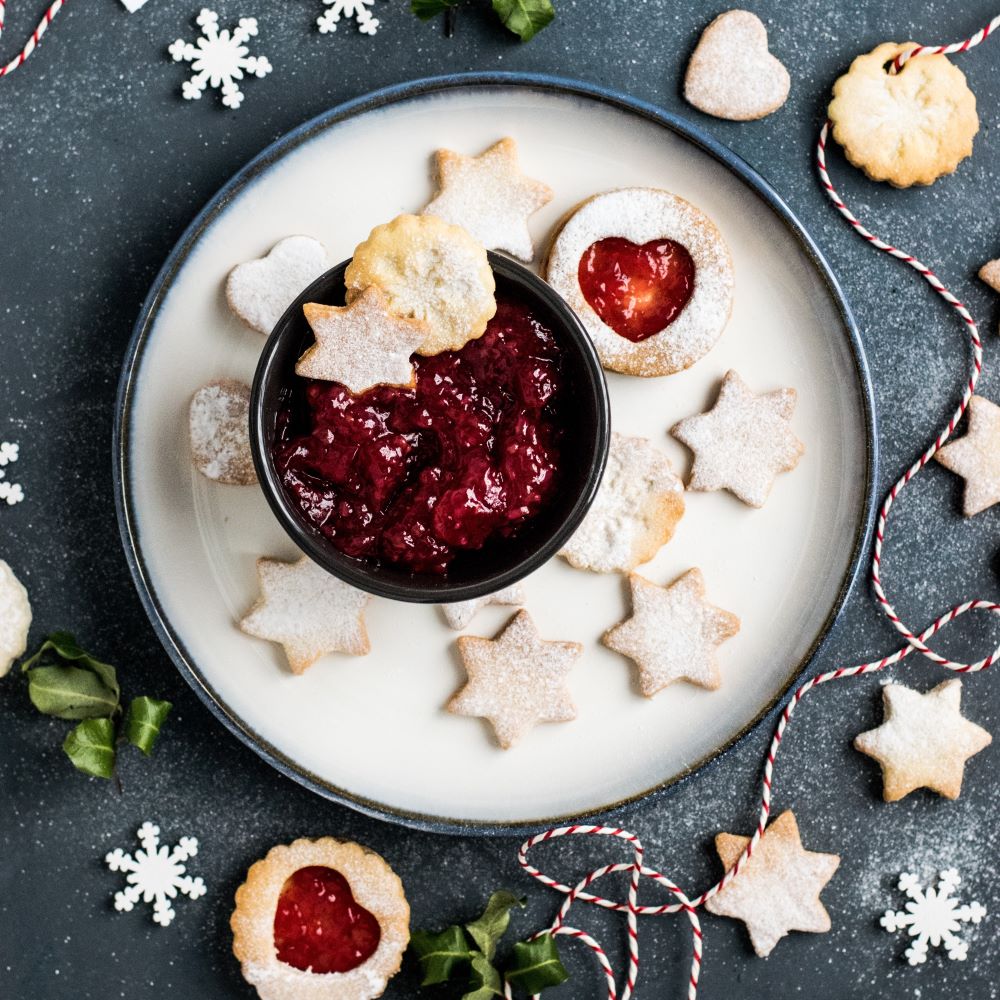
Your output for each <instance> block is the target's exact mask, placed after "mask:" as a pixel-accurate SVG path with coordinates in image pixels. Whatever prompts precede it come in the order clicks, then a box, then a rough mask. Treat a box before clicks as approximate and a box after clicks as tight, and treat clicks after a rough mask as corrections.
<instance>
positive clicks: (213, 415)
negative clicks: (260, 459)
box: [188, 378, 257, 486]
mask: <svg viewBox="0 0 1000 1000" xmlns="http://www.w3.org/2000/svg"><path fill="white" fill-rule="evenodd" d="M188 428H189V433H190V437H191V454H192V456H193V457H194V464H195V467H196V468H197V469H198V471H199V472H200V473H201V474H202V475H203V476H205V477H207V478H208V479H214V480H215V481H216V482H218V483H228V484H230V485H233V486H249V485H251V484H252V483H255V482H257V473H256V471H255V470H254V466H253V456H252V454H251V453H250V386H248V385H247V384H246V383H244V382H240V381H239V380H238V379H233V378H220V379H216V380H215V381H214V382H209V383H208V385H203V386H202V387H201V388H200V389H199V390H198V391H197V392H196V393H195V394H194V396H192V397H191V406H190V407H189V409H188Z"/></svg>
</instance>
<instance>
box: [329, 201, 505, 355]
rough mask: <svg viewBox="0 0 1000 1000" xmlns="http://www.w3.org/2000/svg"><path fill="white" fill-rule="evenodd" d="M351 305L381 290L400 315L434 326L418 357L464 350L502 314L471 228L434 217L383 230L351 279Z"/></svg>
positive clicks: (358, 258)
mask: <svg viewBox="0 0 1000 1000" xmlns="http://www.w3.org/2000/svg"><path fill="white" fill-rule="evenodd" d="M344 282H345V284H346V285H347V301H348V303H350V302H353V301H354V299H356V298H357V297H358V296H359V295H360V294H361V293H362V292H363V291H364V290H365V289H366V288H367V287H368V286H369V285H377V286H378V287H379V288H381V289H382V291H383V292H384V293H385V295H386V298H387V299H388V300H389V308H390V309H391V310H392V311H393V312H394V313H397V314H398V315H400V316H405V317H408V318H410V319H418V320H422V321H423V322H425V323H426V324H427V325H428V328H429V332H428V335H427V339H426V340H425V341H424V343H423V344H421V346H420V347H419V348H418V349H417V354H424V355H432V354H440V353H441V352H442V351H457V350H459V349H460V348H462V347H464V346H465V345H466V344H467V343H468V342H469V341H470V340H476V339H477V338H478V337H481V336H482V335H483V334H484V333H485V332H486V324H487V323H489V321H490V320H491V319H492V318H493V316H494V314H495V313H496V311H497V303H496V298H495V296H494V293H495V292H496V280H495V279H494V277H493V269H492V268H491V267H490V262H489V259H488V257H487V256H486V250H485V249H484V248H483V247H481V246H480V245H479V244H478V243H477V242H476V241H475V240H474V239H473V238H472V237H471V236H470V235H469V234H468V233H467V232H466V231H465V230H464V229H462V228H461V227H459V226H453V225H452V224H451V223H449V222H445V221H444V220H442V219H439V218H437V216H434V215H400V216H397V217H396V218H395V219H393V220H392V221H391V222H387V223H385V224H384V225H381V226H376V227H375V228H374V229H373V230H372V231H371V233H370V234H369V236H368V239H366V240H365V241H364V243H361V244H359V246H358V247H357V248H356V249H355V251H354V259H353V260H352V261H351V263H350V264H348V266H347V270H346V271H345V273H344Z"/></svg>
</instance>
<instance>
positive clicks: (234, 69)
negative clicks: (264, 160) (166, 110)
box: [167, 7, 273, 108]
mask: <svg viewBox="0 0 1000 1000" xmlns="http://www.w3.org/2000/svg"><path fill="white" fill-rule="evenodd" d="M196 23H197V25H198V27H199V28H201V34H202V37H201V38H199V39H198V41H197V42H196V43H195V44H194V45H192V44H191V43H190V42H185V41H184V39H183V38H178V39H177V40H176V41H175V42H173V43H172V44H171V45H170V47H169V48H168V49H167V51H168V52H169V53H170V55H171V56H172V57H173V60H174V62H187V63H191V69H192V71H193V75H192V76H191V77H190V78H189V79H188V80H186V81H185V82H184V84H183V86H182V87H181V94H182V95H183V97H184V99H185V100H186V101H196V100H198V98H199V97H201V95H202V94H203V93H204V92H205V88H206V87H212V88H213V89H216V90H218V91H219V92H220V93H221V95H222V103H223V104H224V105H225V106H226V107H227V108H238V107H239V106H240V105H241V104H242V103H243V91H242V90H240V88H239V86H238V84H237V83H236V81H237V80H242V79H243V76H244V73H246V74H248V75H250V76H256V77H258V78H260V77H265V76H267V74H268V73H270V72H271V70H272V69H273V67H272V66H271V64H270V62H268V60H267V58H266V57H265V56H251V55H247V53H248V52H249V51H250V50H249V49H248V48H247V46H246V43H247V42H248V41H249V40H250V39H251V38H253V37H254V36H255V35H256V34H257V18H255V17H241V18H240V20H239V23H238V25H237V26H236V28H234V29H233V31H232V33H230V31H229V29H228V28H224V29H223V30H222V31H220V30H219V15H218V14H216V13H215V11H212V10H208V9H207V8H206V7H203V8H202V9H201V13H200V14H199V15H198V17H197V18H196Z"/></svg>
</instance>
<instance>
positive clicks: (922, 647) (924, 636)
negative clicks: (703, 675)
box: [506, 15, 1000, 1000]
mask: <svg viewBox="0 0 1000 1000" xmlns="http://www.w3.org/2000/svg"><path fill="white" fill-rule="evenodd" d="M998 27H1000V15H998V16H997V17H995V18H994V19H993V20H992V21H991V22H990V23H989V24H988V25H987V26H986V27H985V28H983V29H981V30H980V31H978V32H976V34H974V35H973V36H972V37H971V38H967V39H965V40H964V41H962V42H955V43H954V44H952V45H935V46H917V47H915V48H913V49H909V50H908V51H906V52H904V53H901V54H900V55H899V56H898V57H897V58H896V60H895V63H894V69H895V70H896V71H897V72H898V71H899V70H900V69H901V68H902V67H903V66H904V65H905V63H906V62H907V61H908V60H909V59H912V58H914V57H915V56H919V55H937V54H942V55H950V54H953V53H957V52H965V51H967V50H968V49H971V48H973V47H974V46H976V45H978V44H979V43H980V42H982V41H983V40H984V39H986V38H987V37H989V35H990V34H992V32H993V31H995V30H996V29H997V28H998ZM828 132H829V122H827V123H826V124H825V125H824V126H823V128H822V130H821V131H820V135H819V142H818V143H817V147H816V166H817V169H818V171H819V177H820V183H821V184H822V186H823V190H824V191H825V192H826V194H827V196H828V197H829V199H830V201H832V202H833V205H834V207H835V208H836V209H837V211H838V212H840V214H841V215H842V216H843V217H844V218H845V219H846V220H847V221H848V222H849V223H850V225H851V226H852V227H853V229H854V231H855V232H856V233H857V234H858V235H859V236H861V237H862V239H864V240H866V241H867V242H868V243H870V244H871V245H872V246H874V247H876V248H877V249H879V250H882V251H884V252H885V253H887V254H890V255H891V256H893V257H895V258H896V259H897V260H901V261H903V262H904V263H905V264H909V266H910V267H912V268H913V269H914V270H915V271H916V272H917V273H918V274H919V275H920V276H921V277H922V278H923V279H924V280H925V281H926V282H927V283H928V284H929V285H930V286H931V288H933V289H934V291H935V292H937V294H938V295H940V296H941V297H942V298H943V299H944V300H945V302H947V303H948V305H950V306H951V307H952V308H953V309H954V310H955V312H956V313H957V314H958V316H959V318H960V319H961V320H962V322H963V323H964V324H965V327H966V330H967V332H968V334H969V339H970V341H971V344H972V366H971V370H970V372H969V378H968V381H967V382H966V384H965V387H964V391H963V393H962V399H961V402H960V403H959V404H958V406H957V408H956V409H955V412H954V413H953V414H952V416H951V419H950V420H949V421H948V424H947V426H946V427H945V428H944V429H943V430H942V431H941V433H940V434H939V435H938V436H937V438H936V439H935V440H934V442H933V444H931V445H930V447H929V448H927V450H926V451H925V452H924V453H923V454H922V455H921V456H920V457H919V458H918V459H917V461H916V462H914V463H913V465H911V466H910V468H908V469H907V470H906V472H905V473H903V475H902V476H901V477H900V479H899V480H898V481H897V482H896V484H895V485H894V486H893V487H892V489H891V490H890V491H889V494H888V496H886V498H885V501H884V502H883V504H882V507H881V510H880V511H879V516H878V524H877V526H876V530H875V547H874V554H873V557H872V571H871V579H872V587H873V589H874V591H875V596H876V598H877V600H878V603H879V606H880V607H881V608H882V610H883V612H884V613H885V615H886V617H887V618H888V619H889V621H891V622H892V624H893V625H894V626H895V628H896V631H898V632H899V633H900V634H901V635H902V636H903V638H904V639H905V640H906V645H905V646H903V647H902V649H899V650H897V651H896V652H895V653H893V654H892V655H891V656H887V657H885V658H883V659H881V660H872V661H871V662H869V663H862V664H859V665H857V666H853V667H840V668H838V669H836V670H831V671H829V672H828V673H825V674H819V675H818V676H816V677H813V678H812V679H810V680H808V681H806V682H805V683H804V684H802V685H801V686H799V687H798V688H797V689H796V691H795V693H794V694H793V695H792V697H791V699H790V700H789V702H788V704H787V705H786V706H785V709H784V711H783V712H782V713H781V717H780V719H779V720H778V725H777V727H776V729H775V732H774V737H773V739H772V740H771V746H770V749H769V750H768V752H767V758H766V759H765V762H764V776H763V780H762V783H761V803H760V814H759V816H758V819H757V828H756V829H755V830H754V833H753V836H752V837H751V838H750V841H749V843H748V844H747V846H746V848H745V849H744V851H743V853H742V854H741V855H740V857H739V858H738V859H737V861H736V864H734V865H733V867H732V868H730V869H729V871H727V872H726V874H725V875H724V876H723V877H722V878H721V879H720V880H719V881H718V882H717V883H716V884H715V885H713V886H712V887H711V888H709V889H707V890H706V891H705V892H703V893H702V894H701V895H700V896H698V897H697V898H695V899H689V898H688V897H687V896H686V895H685V894H684V892H683V891H682V890H681V889H680V888H678V886H677V885H675V884H674V883H673V882H672V881H671V880H670V879H668V878H667V877H666V876H665V875H663V874H661V873H660V872H658V871H655V870H654V869H652V868H647V867H646V866H645V864H644V862H643V849H642V845H641V843H640V842H639V839H638V838H637V837H636V836H635V834H633V833H630V832H629V831H627V830H622V829H618V828H616V827H606V826H566V827H560V828H558V829H554V830H547V831H545V832H544V833H540V834H538V835H537V836H534V837H531V838H530V839H529V840H527V841H525V843H524V844H522V845H521V848H520V850H519V852H518V856H517V858H518V863H519V864H520V865H521V867H522V868H523V869H524V870H525V871H526V872H527V873H528V874H529V875H531V876H532V877H533V878H535V879H537V880H538V881H539V882H541V883H542V884H543V885H546V886H548V887H549V888H550V889H554V890H555V891H556V892H559V893H562V894H563V895H564V896H565V897H566V898H565V899H564V900H563V903H562V905H561V906H560V908H559V912H558V913H557V914H556V917H555V919H554V920H553V921H552V923H551V925H550V926H549V927H548V928H547V929H546V931H541V932H539V933H540V934H541V933H546V932H548V933H551V934H553V935H565V936H568V937H573V938H577V939H579V940H580V941H582V942H583V943H584V944H585V945H587V946H588V947H589V948H590V949H591V951H593V952H594V954H595V955H596V957H597V961H598V962H599V964H600V966H601V969H602V970H603V972H604V976H605V978H606V980H607V986H608V1000H629V998H630V997H631V995H632V992H633V990H634V988H635V981H636V976H637V974H638V971H639V938H638V927H637V924H638V919H637V918H638V917H640V916H644V917H646V916H648V917H657V916H663V915H665V914H668V913H677V912H679V911H681V910H683V911H684V912H685V913H686V914H687V916H688V919H689V920H690V922H691V930H692V942H693V953H692V958H691V974H690V977H689V980H688V998H689V1000H695V998H696V997H697V995H698V977H699V975H700V972H701V961H702V933H701V926H700V924H699V922H698V915H697V913H696V910H697V908H698V907H700V906H701V905H702V904H703V903H704V902H705V901H706V900H708V899H710V898H711V897H712V896H714V895H715V894H716V893H718V892H720V891H721V890H722V889H724V888H725V887H726V886H727V885H728V884H729V883H730V882H731V881H732V880H733V879H734V878H736V877H737V876H738V875H739V872H740V870H741V869H742V868H743V866H744V865H745V864H746V863H747V861H748V860H749V859H750V857H751V855H752V854H753V852H754V850H755V848H756V847H757V844H758V843H759V842H760V838H761V837H762V836H763V834H764V830H765V828H766V826H767V821H768V817H769V816H770V814H771V794H772V775H773V772H774V761H775V758H776V757H777V755H778V747H780V746H781V741H782V739H783V738H784V735H785V729H786V728H787V726H788V722H789V720H790V719H791V717H792V713H793V712H794V711H795V709H796V707H797V706H798V704H799V702H800V701H802V699H803V698H804V697H805V696H806V695H807V694H808V693H809V692H810V691H812V690H813V689H814V688H817V687H819V686H820V685H821V684H826V683H827V682H828V681H835V680H839V679H840V678H842V677H857V676H859V675H861V674H871V673H876V672H878V671H880V670H884V669H885V668H886V667H889V666H892V665H893V664H895V663H898V662H899V661H900V660H902V659H904V658H905V657H907V656H909V655H910V653H912V652H914V651H916V652H918V653H920V654H922V655H923V656H925V657H927V658H928V659H930V660H933V661H934V662H935V663H937V664H940V665H941V666H943V667H946V668H947V669H948V670H952V671H954V672H955V673H974V672H977V671H980V670H985V669H987V668H988V667H989V666H990V665H991V664H992V663H993V662H994V661H996V660H997V659H1000V646H998V647H997V648H996V649H994V650H993V652H992V653H990V654H989V656H986V657H984V658H983V659H981V660H977V661H975V662H973V663H960V662H956V661H954V660H949V659H947V658H946V657H944V656H941V655H940V654H939V653H936V652H934V650H932V649H931V648H930V647H929V646H928V645H927V640H928V639H930V638H931V637H932V636H933V635H935V633H937V632H938V631H939V630H940V629H942V628H944V626H945V625H948V624H949V623H951V622H953V621H954V620H955V619H956V618H959V617H960V616H961V615H964V614H966V613H967V612H969V611H992V612H994V613H997V612H1000V604H997V603H996V602H994V601H982V600H978V601H966V602H965V603H963V604H958V605H956V606H955V607H953V608H952V609H951V610H950V611H948V612H946V613H945V614H943V615H941V617H940V618H938V619H936V620H935V621H934V622H932V623H931V624H930V625H929V626H928V627H927V628H925V629H924V630H923V632H921V633H920V634H919V635H917V634H915V633H913V632H912V631H911V630H910V629H909V628H908V627H907V625H906V624H905V623H904V622H903V621H902V620H901V619H900V617H899V616H898V615H897V614H896V610H895V608H894V607H893V606H892V604H891V603H890V601H889V599H888V597H886V594H885V590H884V588H883V586H882V576H881V567H882V545H883V543H884V541H885V532H886V523H887V521H888V518H889V511H890V510H892V505H893V504H894V503H895V501H896V498H897V497H898V496H899V494H900V493H901V492H902V491H903V489H904V488H905V487H906V486H907V484H908V483H909V482H910V481H911V480H912V479H913V478H914V476H916V474H917V473H918V472H920V470H921V469H923V468H924V466H925V465H927V463H928V462H930V461H931V459H932V458H933V457H934V455H935V454H936V453H937V451H938V450H939V449H940V448H941V447H942V446H943V445H944V443H945V442H946V441H947V440H948V438H950V437H951V435H952V433H953V431H954V430H955V427H956V426H957V425H958V422H959V421H960V420H961V419H962V416H963V414H964V413H965V410H966V408H967V407H968V405H969V400H970V398H971V397H972V395H973V393H974V392H975V390H976V384H977V383H978V381H979V376H980V375H981V374H982V368H983V347H982V342H981V341H980V338H979V330H978V328H977V326H976V323H975V320H973V318H972V316H971V315H970V314H969V311H968V309H966V308H965V306H964V305H963V304H962V303H961V302H960V301H959V300H958V299H957V298H955V296H954V295H952V293H951V292H950V291H948V289H947V288H946V287H945V286H944V284H943V283H942V282H941V280H940V279H939V278H938V276H937V275H936V274H935V273H934V272H933V271H932V270H931V269H930V268H929V267H927V266H926V265H925V264H922V263H921V262H920V261H919V260H917V259H916V258H915V257H913V256H911V255H910V254H908V253H906V252H905V251H904V250H899V249H897V248H896V247H894V246H892V245H890V244H889V243H886V242H885V241H883V240H880V239H879V238H878V237H877V236H875V235H874V234H873V233H870V232H869V231H868V230H867V229H866V228H865V227H864V226H863V225H862V224H861V222H860V221H859V220H858V219H857V218H856V217H855V216H854V214H853V213H852V212H851V210H850V209H849V208H848V207H847V206H846V205H845V204H844V202H843V200H842V199H841V197H840V195H839V194H837V191H836V188H834V186H833V183H832V182H831V180H830V175H829V173H828V171H827V168H826V140H827V135H828ZM578 835H580V836H599V837H615V838H618V839H619V840H623V841H625V842H626V843H628V844H630V845H631V846H632V850H633V859H632V861H631V862H622V863H618V864H611V865H605V866H604V867H602V868H598V869H596V870H594V871H592V872H591V873H590V874H589V875H587V876H586V877H585V878H584V879H582V880H581V881H580V882H578V883H577V884H576V885H575V886H573V887H570V886H568V885H564V884H563V883H561V882H559V881H557V880H556V879H553V878H550V877H549V876H548V875H546V874H544V873H543V872H542V871H540V870H539V869H538V868H536V867H535V866H534V865H533V864H531V862H529V861H528V852H529V851H530V850H531V849H532V848H534V847H536V846H537V845H539V844H543V843H545V842H546V841H549V840H555V839H557V838H560V837H568V836H578ZM614 872H630V873H631V876H632V877H631V879H630V882H629V891H628V897H627V900H626V902H624V903H622V902H617V901H615V900H612V899H606V898H604V897H602V896H598V895H594V894H593V893H590V892H588V891H587V890H588V888H589V886H591V885H592V884H593V883H594V882H596V881H597V880H598V879H600V878H603V877H604V876H605V875H610V874H612V873H614ZM641 878H648V879H650V880H651V881H653V882H656V883H658V884H659V885H662V886H663V887H664V888H666V889H667V890H668V891H669V892H670V893H672V894H673V896H674V897H675V898H676V900H677V902H674V903H665V904H662V905H659V906H646V905H639V903H638V901H637V896H638V886H639V882H640V879H641ZM577 900H580V901H581V902H585V903H592V904H594V905H595V906H600V907H603V908H604V909H607V910H614V911H616V912H619V913H625V914H626V915H627V930H628V956H629V957H628V970H627V972H626V976H625V983H624V986H623V987H622V991H621V994H619V993H618V986H617V983H616V980H615V975H614V971H613V970H612V968H611V964H610V962H609V961H608V957H607V955H606V954H605V952H604V950H603V949H602V948H601V946H600V944H599V943H598V942H597V941H596V940H594V938H592V937H591V936H590V935H589V934H586V933H585V932H584V931H581V930H578V929H576V928H575V927H571V926H569V925H568V924H567V923H566V919H567V917H568V916H569V911H570V908H571V907H572V905H573V903H574V902H576V901H577ZM506 996H507V998H508V1000H511V990H510V986H509V985H508V986H507V990H506Z"/></svg>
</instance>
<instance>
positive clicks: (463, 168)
mask: <svg viewBox="0 0 1000 1000" xmlns="http://www.w3.org/2000/svg"><path fill="white" fill-rule="evenodd" d="M434 166H435V171H436V173H437V184H438V192H437V194H436V195H435V196H434V198H433V199H432V200H431V202H430V203H429V204H428V205H427V207H426V208H425V209H424V210H423V213H422V214H424V215H436V216H437V217H438V218H440V219H444V220H445V222H451V223H453V224H454V225H456V226H461V227H462V228H463V229H465V230H467V231H468V232H469V233H470V234H471V235H472V236H473V237H475V239H476V240H477V241H478V242H479V243H481V244H482V245H483V246H484V247H486V249H487V250H506V251H507V252H508V253H512V254H513V255H514V256H515V257H520V258H521V260H531V258H532V257H534V255H535V248H534V246H533V245H532V242H531V234H530V233H529V232H528V217H529V216H530V215H531V214H532V213H533V212H537V211H538V209H540V208H541V207H542V206H543V205H545V204H547V203H548V202H550V201H551V200H552V190H551V188H549V187H548V186H547V185H545V184H542V183H541V181H535V180H532V179H531V178H530V177H525V175H524V174H522V173H521V168H520V167H519V166H518V159H517V143H516V142H515V141H514V140H513V139H511V138H506V139H501V140H500V141H499V142H498V143H495V144H494V145H492V146H490V148H489V149H487V150H486V151H485V152H484V153H480V154H479V156H463V155H462V154H461V153H455V152H452V150H450V149H439V150H438V151H437V153H435V154H434Z"/></svg>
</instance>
